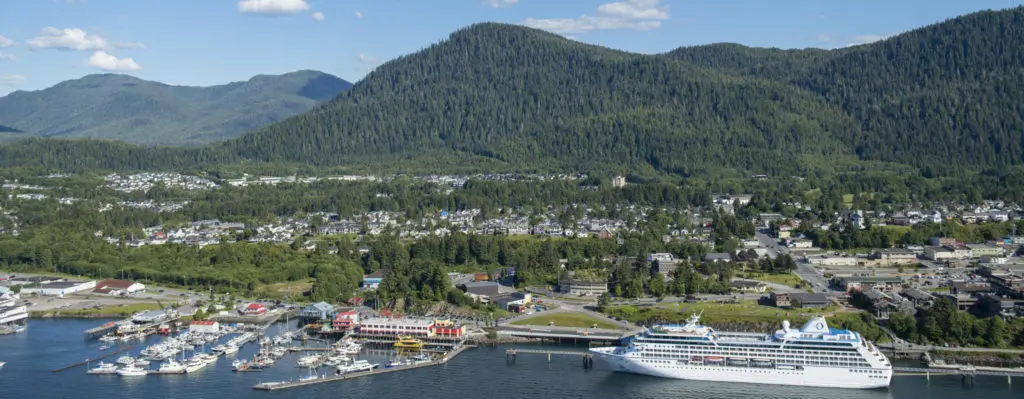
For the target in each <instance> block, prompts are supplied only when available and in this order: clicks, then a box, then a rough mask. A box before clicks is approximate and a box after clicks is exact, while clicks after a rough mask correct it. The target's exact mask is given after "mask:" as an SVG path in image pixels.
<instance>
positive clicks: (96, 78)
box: [0, 71, 351, 145]
mask: <svg viewBox="0 0 1024 399" xmlns="http://www.w3.org/2000/svg"><path fill="white" fill-rule="evenodd" d="M349 87H351V84H350V83H348V82H346V81H344V80H341V79H339V78H337V77H334V76H332V75H328V74H325V73H322V72H317V71H298V72H292V73H287V74H283V75H276V76H271V75H258V76H255V77H253V78H252V79H249V80H248V81H245V82H235V83H229V84H226V85H220V86H211V87H189V86H172V85H167V84H163V83H158V82H150V81H145V80H141V79H138V78H135V77H131V76H127V75H117V74H102V75H89V76H85V77H83V78H81V79H76V80H70V81H66V82H61V83H59V84H57V85H55V86H53V87H50V88H47V89H44V90H39V91H31V92H26V91H18V92H14V93H11V94H9V95H7V96H6V97H2V98H0V121H3V122H4V123H5V124H8V125H10V126H12V127H14V128H17V129H19V130H22V131H27V132H31V133H32V134H33V135H36V136H40V137H48V138H94V139H104V140H120V141H125V142H129V143H136V144H147V145H161V144H162V145H191V144H200V143H206V142H210V141H216V140H223V139H227V138H231V137H236V136H239V135H242V134H244V133H246V132H248V131H250V130H253V129H256V128H259V127H262V126H265V125H267V124H270V123H272V122H276V121H279V120H282V119H285V118H287V117H289V116H292V115H296V114H299V113H302V112H305V111H307V110H309V109H311V108H313V107H315V106H316V105H317V104H319V103H322V102H324V101H327V100H330V99H331V98H333V97H334V96H336V95H337V94H338V93H340V92H342V91H344V90H347V89H348V88H349Z"/></svg>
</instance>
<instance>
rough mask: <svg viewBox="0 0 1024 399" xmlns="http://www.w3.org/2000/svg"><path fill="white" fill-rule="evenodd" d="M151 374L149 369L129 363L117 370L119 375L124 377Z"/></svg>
mask: <svg viewBox="0 0 1024 399" xmlns="http://www.w3.org/2000/svg"><path fill="white" fill-rule="evenodd" d="M146 374H149V370H146V369H144V368H141V367H135V365H134V364H130V365H127V366H125V367H122V368H120V369H118V370H117V375H119V376H122V377H138V376H144V375H146Z"/></svg>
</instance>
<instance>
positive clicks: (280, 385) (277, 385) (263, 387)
mask: <svg viewBox="0 0 1024 399" xmlns="http://www.w3.org/2000/svg"><path fill="white" fill-rule="evenodd" d="M469 348H475V346H472V345H463V346H460V347H457V348H455V349H454V350H453V351H451V352H449V353H448V355H447V356H446V357H444V358H442V359H440V360H434V361H431V362H428V363H421V364H414V365H409V366H400V367H392V368H379V369H376V370H372V371H362V372H358V373H348V374H342V375H338V376H330V377H324V378H318V379H315V380H308V381H282V382H263V383H259V384H256V385H254V386H253V387H252V389H255V390H259V391H280V390H285V389H292V388H300V387H306V386H310V385H317V384H323V383H327V382H334V381H343V380H348V379H352V378H359V377H366V376H371V375H378V374H385V373H393V372H398V371H404V370H412V369H418V368H423V367H430V366H438V365H442V364H445V363H447V362H448V361H449V360H452V359H454V358H455V356H458V355H459V354H460V353H462V351H464V350H466V349H469Z"/></svg>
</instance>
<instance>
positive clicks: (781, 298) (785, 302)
mask: <svg viewBox="0 0 1024 399" xmlns="http://www.w3.org/2000/svg"><path fill="white" fill-rule="evenodd" d="M771 300H772V303H774V304H775V307H777V308H788V307H789V305H790V300H789V294H788V293H782V294H780V293H776V292H773V293H772V296H771Z"/></svg>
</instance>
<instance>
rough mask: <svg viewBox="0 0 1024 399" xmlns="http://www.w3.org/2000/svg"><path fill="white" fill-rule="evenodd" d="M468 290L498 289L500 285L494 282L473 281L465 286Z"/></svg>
mask: <svg viewBox="0 0 1024 399" xmlns="http://www.w3.org/2000/svg"><path fill="white" fill-rule="evenodd" d="M463 285H464V286H465V287H466V288H480V287H497V286H498V283H495V282H493V281H471V282H468V283H465V284H463Z"/></svg>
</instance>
